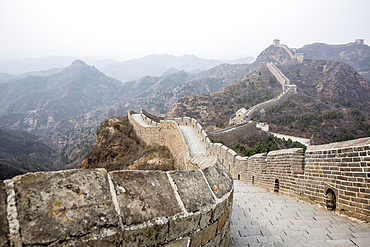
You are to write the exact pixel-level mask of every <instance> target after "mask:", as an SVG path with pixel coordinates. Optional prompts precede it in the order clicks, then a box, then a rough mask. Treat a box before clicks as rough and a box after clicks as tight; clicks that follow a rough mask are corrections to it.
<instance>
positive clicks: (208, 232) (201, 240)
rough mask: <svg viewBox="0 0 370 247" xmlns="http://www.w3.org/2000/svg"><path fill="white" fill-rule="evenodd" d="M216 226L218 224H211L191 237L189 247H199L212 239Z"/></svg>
mask: <svg viewBox="0 0 370 247" xmlns="http://www.w3.org/2000/svg"><path fill="white" fill-rule="evenodd" d="M217 224H218V222H216V223H213V224H212V225H210V226H208V227H207V228H205V229H203V230H201V231H199V232H196V233H194V234H193V235H191V242H190V247H196V246H200V245H202V244H205V243H207V242H208V241H209V240H211V239H213V238H214V237H215V236H216V233H217Z"/></svg>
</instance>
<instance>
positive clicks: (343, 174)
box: [175, 117, 370, 222]
mask: <svg viewBox="0 0 370 247" xmlns="http://www.w3.org/2000/svg"><path fill="white" fill-rule="evenodd" d="M175 121H176V122H177V123H178V124H192V126H194V128H199V126H200V125H198V124H196V120H195V119H194V120H192V119H190V118H185V117H183V118H178V119H175ZM194 123H195V124H194ZM196 126H198V127H196ZM200 133H201V135H200V138H202V140H204V143H205V145H206V151H207V153H208V155H210V156H213V157H215V158H217V159H219V160H220V161H221V163H222V164H223V165H224V166H225V167H226V168H227V169H228V170H229V172H230V173H231V175H232V176H233V177H234V179H241V180H243V181H245V182H249V183H253V184H256V185H258V186H261V187H265V188H267V189H269V190H271V191H274V192H278V193H281V194H284V195H287V196H295V197H299V198H300V199H302V200H307V201H311V202H316V203H319V204H322V205H324V206H327V205H330V204H331V203H332V202H330V203H329V202H328V201H329V199H328V198H333V195H334V198H335V203H334V205H335V207H334V208H336V210H339V211H340V213H343V214H347V215H350V216H352V217H355V218H358V219H360V220H364V221H367V222H370V207H369V205H370V183H369V182H370V169H369V168H368V167H369V166H370V137H368V138H361V139H356V140H350V141H345V142H336V143H330V144H324V145H310V146H308V148H307V150H306V152H304V151H303V149H302V148H292V149H283V150H277V151H271V152H269V153H268V154H266V153H264V154H256V155H253V156H251V157H242V156H239V155H237V154H236V153H235V152H234V151H233V150H232V149H229V148H228V147H226V146H224V145H223V144H221V143H212V142H211V141H210V139H209V137H208V136H207V134H206V133H205V132H204V131H200ZM328 193H332V194H331V196H330V197H329V196H328ZM328 207H329V206H328Z"/></svg>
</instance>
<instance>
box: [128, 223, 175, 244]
mask: <svg viewBox="0 0 370 247" xmlns="http://www.w3.org/2000/svg"><path fill="white" fill-rule="evenodd" d="M167 234H168V224H159V225H157V224H153V223H150V222H149V223H144V225H143V226H132V227H127V228H126V229H125V231H124V234H123V246H127V247H131V246H132V247H134V246H135V247H136V246H154V245H158V244H164V243H165V241H166V238H167Z"/></svg>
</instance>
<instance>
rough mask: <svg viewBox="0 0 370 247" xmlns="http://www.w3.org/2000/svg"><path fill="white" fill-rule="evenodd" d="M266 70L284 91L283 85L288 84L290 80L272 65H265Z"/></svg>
mask: <svg viewBox="0 0 370 247" xmlns="http://www.w3.org/2000/svg"><path fill="white" fill-rule="evenodd" d="M266 66H267V68H268V69H269V71H270V72H271V74H273V75H274V76H275V78H276V80H277V81H278V82H279V83H280V84H281V86H282V87H283V90H284V85H285V84H287V85H289V84H290V80H289V79H288V78H287V77H286V76H285V75H284V74H283V73H282V72H281V71H280V70H279V69H278V68H277V67H276V66H275V64H273V63H267V64H266Z"/></svg>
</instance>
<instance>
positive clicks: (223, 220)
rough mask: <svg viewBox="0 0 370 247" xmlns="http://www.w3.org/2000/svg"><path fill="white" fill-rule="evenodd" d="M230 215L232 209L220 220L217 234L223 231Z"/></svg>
mask: <svg viewBox="0 0 370 247" xmlns="http://www.w3.org/2000/svg"><path fill="white" fill-rule="evenodd" d="M229 213H230V209H229V208H228V209H227V211H226V212H225V213H224V214H223V215H222V216H221V217H220V218H219V219H218V226H217V232H219V231H220V230H221V229H222V227H223V226H224V225H225V223H226V221H227V220H228V219H229Z"/></svg>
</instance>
